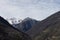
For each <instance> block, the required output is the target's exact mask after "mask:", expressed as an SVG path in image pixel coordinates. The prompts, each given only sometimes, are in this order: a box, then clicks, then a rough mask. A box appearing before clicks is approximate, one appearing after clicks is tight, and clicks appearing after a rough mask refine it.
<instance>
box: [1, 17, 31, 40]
mask: <svg viewBox="0 0 60 40" xmlns="http://www.w3.org/2000/svg"><path fill="white" fill-rule="evenodd" d="M0 40H32V39H31V37H30V36H29V35H27V34H26V33H23V32H21V31H20V30H18V29H16V28H14V27H13V26H12V25H10V24H9V23H8V22H7V21H6V20H5V19H4V18H2V17H1V16H0Z"/></svg>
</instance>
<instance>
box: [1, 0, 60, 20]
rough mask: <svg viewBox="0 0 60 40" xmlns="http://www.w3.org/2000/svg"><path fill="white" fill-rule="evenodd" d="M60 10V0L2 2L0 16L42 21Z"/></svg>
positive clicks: (10, 0) (11, 0)
mask: <svg viewBox="0 0 60 40" xmlns="http://www.w3.org/2000/svg"><path fill="white" fill-rule="evenodd" d="M59 10H60V0H0V16H3V17H4V18H11V17H16V18H20V19H24V18H26V17H30V18H34V19H37V20H42V19H44V18H46V17H48V16H49V15H51V14H53V13H54V12H57V11H59Z"/></svg>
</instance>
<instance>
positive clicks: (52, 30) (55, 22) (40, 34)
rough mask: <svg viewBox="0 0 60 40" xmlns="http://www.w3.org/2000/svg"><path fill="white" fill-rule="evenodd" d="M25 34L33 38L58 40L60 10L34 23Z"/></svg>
mask: <svg viewBox="0 0 60 40" xmlns="http://www.w3.org/2000/svg"><path fill="white" fill-rule="evenodd" d="M27 34H29V35H30V36H31V37H32V38H33V39H34V40H60V11H58V12H56V13H55V14H53V15H51V16H49V17H48V18H46V19H45V20H43V21H41V22H39V23H37V24H36V25H34V27H33V28H32V29H31V30H29V31H28V32H27Z"/></svg>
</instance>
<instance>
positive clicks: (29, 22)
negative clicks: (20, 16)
mask: <svg viewBox="0 0 60 40" xmlns="http://www.w3.org/2000/svg"><path fill="white" fill-rule="evenodd" d="M37 22H39V21H37V20H35V19H32V18H29V17H27V18H25V19H24V20H22V22H20V23H18V24H13V26H14V27H15V28H17V29H19V30H21V31H22V32H26V31H28V30H29V29H31V28H32V26H33V25H35V24H36V23H37Z"/></svg>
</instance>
